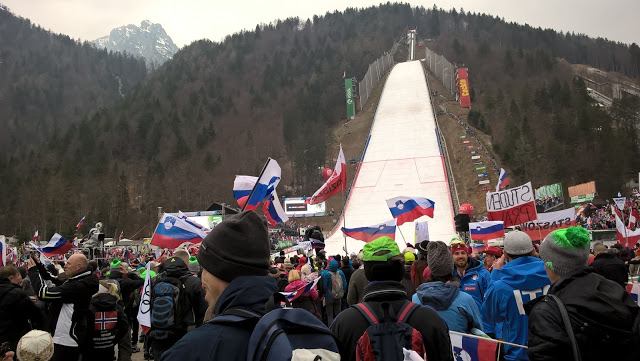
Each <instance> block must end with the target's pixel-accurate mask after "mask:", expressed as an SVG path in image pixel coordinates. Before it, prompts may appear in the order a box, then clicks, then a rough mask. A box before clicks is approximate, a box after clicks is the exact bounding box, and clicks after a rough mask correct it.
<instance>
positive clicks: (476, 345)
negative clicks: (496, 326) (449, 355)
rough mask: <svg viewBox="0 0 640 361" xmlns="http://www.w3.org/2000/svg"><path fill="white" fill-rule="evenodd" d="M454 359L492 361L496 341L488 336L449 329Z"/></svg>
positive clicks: (496, 348)
mask: <svg viewBox="0 0 640 361" xmlns="http://www.w3.org/2000/svg"><path fill="white" fill-rule="evenodd" d="M449 338H450V339H451V347H452V348H453V359H454V360H472V361H494V360H495V359H496V352H497V350H498V342H497V341H496V340H493V339H490V338H484V337H479V336H473V335H468V334H464V333H460V332H454V331H449Z"/></svg>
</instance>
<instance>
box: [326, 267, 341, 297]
mask: <svg viewBox="0 0 640 361" xmlns="http://www.w3.org/2000/svg"><path fill="white" fill-rule="evenodd" d="M329 274H330V275H331V298H333V299H334V300H339V299H341V298H342V297H344V288H343V287H342V276H340V272H338V271H335V272H329Z"/></svg>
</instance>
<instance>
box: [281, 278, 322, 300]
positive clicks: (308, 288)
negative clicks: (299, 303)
mask: <svg viewBox="0 0 640 361" xmlns="http://www.w3.org/2000/svg"><path fill="white" fill-rule="evenodd" d="M320 278H321V277H318V278H316V279H315V280H313V282H309V283H307V285H306V286H305V287H301V288H300V289H299V290H297V291H295V292H280V293H282V294H283V295H284V296H285V297H286V298H287V300H288V301H289V302H293V300H295V299H297V298H298V297H300V296H302V295H304V294H305V293H307V292H309V291H311V290H312V289H314V288H315V287H316V285H317V284H318V281H319V280H320Z"/></svg>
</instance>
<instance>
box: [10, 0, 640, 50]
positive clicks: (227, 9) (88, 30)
mask: <svg viewBox="0 0 640 361" xmlns="http://www.w3.org/2000/svg"><path fill="white" fill-rule="evenodd" d="M380 2H381V1H367V0H340V1H338V0H260V1H256V0H244V1H220V0H182V1H179V0H106V1H105V0H0V3H2V4H5V5H6V6H8V7H9V8H10V9H11V10H12V11H13V12H14V13H15V14H17V15H19V16H22V17H25V18H28V19H31V20H32V21H33V22H34V23H36V24H39V25H40V26H42V27H44V28H45V29H49V30H51V31H53V32H56V33H63V34H67V35H69V36H71V37H73V38H75V39H82V40H94V39H96V38H99V37H102V36H105V35H108V34H109V32H110V31H111V29H113V28H116V27H119V26H122V25H127V24H136V25H138V26H139V25H140V22H141V21H142V20H145V19H146V20H151V21H152V22H154V23H160V24H162V26H163V27H164V29H165V30H166V32H167V34H168V35H169V36H170V37H171V38H172V39H173V41H174V42H175V43H176V45H178V46H179V47H183V46H185V45H188V44H190V43H191V42H193V41H195V40H199V39H202V38H208V39H211V40H214V41H220V40H222V39H223V38H224V37H225V36H226V35H228V34H232V33H235V32H237V31H240V30H242V29H250V30H253V29H255V26H256V24H259V23H269V22H271V21H273V20H276V19H284V18H286V17H290V16H299V17H301V18H303V19H306V18H310V17H312V16H313V15H323V14H325V13H326V12H327V11H333V10H344V9H345V8H347V7H368V6H371V5H376V4H378V3H380ZM409 3H411V4H412V5H414V6H418V5H423V6H425V7H432V6H433V4H434V3H435V4H436V5H438V7H440V8H444V9H447V10H448V9H451V8H452V7H455V8H456V9H458V10H459V9H460V8H461V7H462V8H464V10H465V11H475V12H484V13H488V14H492V15H494V16H500V17H502V18H504V19H505V20H507V21H515V22H517V23H528V24H529V25H532V26H536V27H537V26H540V27H543V28H552V29H555V30H557V31H565V32H566V31H574V32H576V33H584V34H587V35H590V36H600V37H604V38H608V39H609V40H615V41H620V42H624V43H632V42H635V43H637V44H640V21H638V16H639V15H640V0H609V1H601V0H528V1H525V0H437V1H434V0H430V1H409Z"/></svg>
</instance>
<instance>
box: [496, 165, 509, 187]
mask: <svg viewBox="0 0 640 361" xmlns="http://www.w3.org/2000/svg"><path fill="white" fill-rule="evenodd" d="M507 187H509V176H508V175H507V172H506V171H505V170H504V168H500V176H498V185H496V192H499V191H500V190H501V189H504V188H507Z"/></svg>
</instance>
